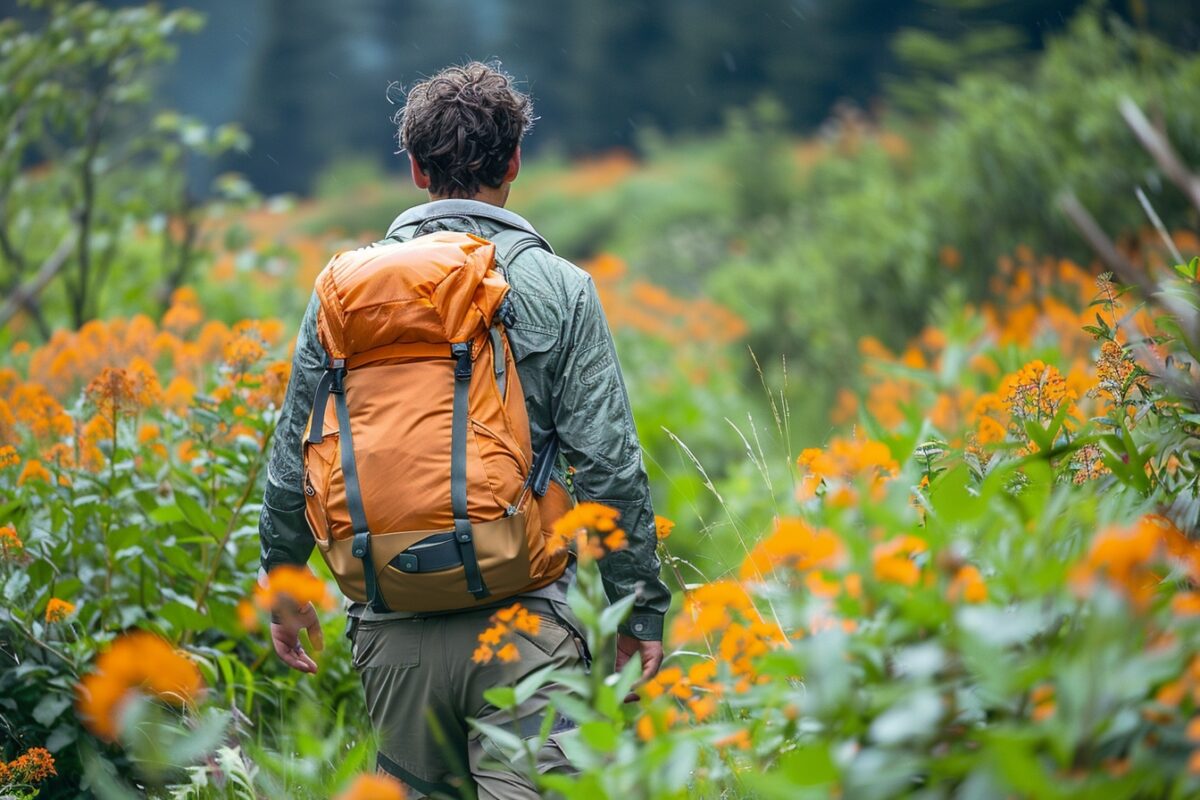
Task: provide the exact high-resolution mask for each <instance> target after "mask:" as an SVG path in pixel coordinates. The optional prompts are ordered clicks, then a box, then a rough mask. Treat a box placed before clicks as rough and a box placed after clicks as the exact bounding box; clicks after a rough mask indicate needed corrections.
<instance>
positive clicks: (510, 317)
mask: <svg viewBox="0 0 1200 800" xmlns="http://www.w3.org/2000/svg"><path fill="white" fill-rule="evenodd" d="M496 314H497V316H498V317H500V321H501V322H502V323H504V327H505V328H511V327H512V326H513V325H515V324H517V312H516V311H515V310H513V305H512V302H511V301H509V299H508V295H507V294H506V295H504V299H503V300H501V301H500V308H499V310H498V311H497V312H496Z"/></svg>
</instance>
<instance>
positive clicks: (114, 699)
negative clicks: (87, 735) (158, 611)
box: [76, 631, 204, 742]
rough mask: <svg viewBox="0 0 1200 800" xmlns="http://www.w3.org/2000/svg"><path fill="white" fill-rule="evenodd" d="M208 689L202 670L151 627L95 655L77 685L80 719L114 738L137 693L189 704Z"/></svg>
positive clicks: (99, 733) (99, 734) (94, 730)
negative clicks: (125, 709)
mask: <svg viewBox="0 0 1200 800" xmlns="http://www.w3.org/2000/svg"><path fill="white" fill-rule="evenodd" d="M203 691H204V680H203V679H202V678H201V677H200V670H199V669H198V668H197V667H196V665H195V663H193V662H192V660H191V659H190V658H188V657H187V656H185V655H184V654H183V653H181V652H180V651H178V650H176V649H175V648H173V647H172V646H171V645H170V644H168V643H167V641H166V640H165V639H162V638H160V637H159V636H156V635H155V634H153V633H150V632H148V631H134V632H133V633H126V634H124V635H122V636H121V637H120V638H118V639H117V640H116V641H114V642H113V643H112V646H111V647H109V648H108V649H107V650H105V651H104V652H103V653H101V654H100V657H99V658H98V659H96V667H95V670H94V671H93V672H91V673H90V674H88V675H85V676H84V677H83V680H81V681H80V683H79V685H78V687H76V709H77V710H78V712H79V717H80V719H82V720H83V723H84V724H85V725H86V726H87V727H88V729H89V730H90V731H91V732H92V733H94V734H95V735H96V736H97V737H99V738H100V739H103V740H105V741H108V742H113V741H116V739H117V736H118V734H119V733H120V731H121V714H122V713H123V709H124V707H125V704H126V703H127V702H128V701H129V700H130V699H131V697H132V696H133V695H135V694H136V693H143V694H145V695H148V696H150V697H154V698H157V699H159V700H162V701H164V702H167V703H169V704H171V705H175V706H190V705H193V704H194V703H195V701H196V700H197V699H198V698H199V697H200V695H201V694H202V693H203Z"/></svg>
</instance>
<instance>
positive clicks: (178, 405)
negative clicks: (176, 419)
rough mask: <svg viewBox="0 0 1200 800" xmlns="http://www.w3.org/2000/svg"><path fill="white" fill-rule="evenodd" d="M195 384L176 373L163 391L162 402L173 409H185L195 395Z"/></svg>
mask: <svg viewBox="0 0 1200 800" xmlns="http://www.w3.org/2000/svg"><path fill="white" fill-rule="evenodd" d="M196 391H197V390H196V384H194V383H192V382H191V381H189V380H188V379H187V378H185V377H184V376H182V375H176V376H175V377H174V378H172V379H171V382H170V383H168V384H167V388H166V391H164V392H163V402H164V403H165V404H166V405H167V407H169V408H171V409H172V410H174V411H185V410H187V408H188V406H190V405H191V404H192V399H193V398H194V397H195V396H196Z"/></svg>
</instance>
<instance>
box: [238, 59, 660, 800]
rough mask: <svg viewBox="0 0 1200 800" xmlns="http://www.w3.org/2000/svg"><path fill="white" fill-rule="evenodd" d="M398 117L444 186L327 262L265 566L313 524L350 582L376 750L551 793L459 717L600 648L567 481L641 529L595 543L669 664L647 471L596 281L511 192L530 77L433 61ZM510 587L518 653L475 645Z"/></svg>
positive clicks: (645, 659)
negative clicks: (569, 515)
mask: <svg viewBox="0 0 1200 800" xmlns="http://www.w3.org/2000/svg"><path fill="white" fill-rule="evenodd" d="M397 119H398V122H399V134H400V142H401V145H402V146H403V148H404V149H405V150H406V151H407V152H408V155H409V159H410V161H411V169H412V179H413V182H414V183H415V184H416V186H417V187H418V188H419V189H422V190H426V191H427V192H428V194H429V199H430V202H427V203H424V204H422V205H418V206H416V207H414V208H410V209H408V210H407V211H405V212H404V213H402V214H401V215H400V216H399V217H397V218H396V220H395V221H394V222H393V223H392V225H391V226H390V227H389V229H388V231H387V234H386V237H385V238H384V239H383V240H382V241H380V242H378V243H376V244H374V245H371V246H369V247H365V248H361V249H358V250H353V251H348V252H344V253H339V254H338V255H337V256H335V257H334V259H333V260H332V261H331V262H330V264H329V266H327V267H326V268H325V270H324V271H323V272H322V273H321V275H320V276H319V278H318V279H317V285H316V290H315V291H314V293H313V298H312V301H311V302H310V303H309V305H308V309H307V311H306V313H305V315H304V320H303V322H302V324H301V327H300V332H299V335H298V337H297V341H296V350H295V356H294V359H293V362H292V375H291V380H290V382H289V384H288V389H287V395H286V398H285V400H284V406H283V409H282V411H281V414H280V418H279V422H278V428H277V430H276V433H275V439H274V443H273V445H272V450H271V455H270V461H269V469H268V477H267V488H266V493H265V495H264V497H263V508H262V516H261V521H260V525H259V533H260V537H261V540H262V561H261V566H262V569H263V571H264V574H265V573H266V572H269V571H270V570H271V569H273V568H275V567H277V566H279V565H282V564H293V565H303V564H305V563H307V561H308V558H309V555H310V554H311V553H312V550H313V547H314V545H315V546H316V547H317V548H318V549H319V551H320V553H321V555H322V557H323V558H324V559H325V560H326V562H327V563H328V564H329V566H330V570H331V571H332V573H333V574H334V576H335V578H336V579H337V581H338V584H339V586H340V587H341V589H342V591H343V592H344V593H345V594H346V595H347V597H348V598H349V599H350V600H351V601H352V602H351V603H350V606H349V610H348V614H349V624H348V630H347V635H348V637H349V638H350V639H351V641H352V643H353V659H354V666H355V668H356V669H357V670H358V672H359V673H360V675H361V678H362V683H363V689H364V691H365V694H366V704H367V709H368V711H369V713H370V717H371V723H372V725H373V727H374V728H375V729H376V731H377V732H378V735H379V755H378V769H379V771H381V772H384V773H387V774H390V775H393V776H395V777H396V778H398V779H400V780H401V781H403V782H404V783H406V784H407V785H408V786H410V787H411V788H412V789H413V790H414V793H415V796H423V795H425V796H433V797H443V796H444V797H467V796H478V797H480V798H528V797H537V792H536V790H535V789H534V787H533V786H532V785H531V783H530V782H529V780H528V778H526V777H525V776H524V775H522V774H519V772H518V770H517V769H516V768H515V767H514V766H513V765H511V764H509V763H507V762H506V760H505V757H504V755H503V754H502V753H501V752H500V751H499V750H498V749H497V748H495V747H494V745H492V744H491V743H490V742H489V741H488V740H487V739H486V738H485V737H482V736H481V735H480V734H478V733H475V732H474V731H472V730H471V728H470V727H469V726H468V724H467V720H468V719H471V718H475V719H480V720H483V721H487V722H491V723H493V724H496V725H501V726H503V727H506V728H508V729H509V730H512V731H513V732H515V733H517V734H518V735H520V736H523V737H533V736H536V735H537V733H538V730H539V728H540V727H541V724H542V721H543V716H544V712H545V710H546V707H547V703H548V691H546V690H543V691H540V692H539V693H538V694H536V695H535V696H534V697H531V698H529V699H528V700H527V701H525V702H524V703H523V704H522V705H521V707H520V708H519V709H518V713H517V714H516V720H515V721H514V719H513V715H512V714H511V713H510V712H504V713H500V712H499V711H498V710H497V709H496V708H494V707H492V706H491V705H489V704H488V703H487V702H486V701H485V700H484V699H483V693H484V691H485V690H487V689H489V688H492V687H494V686H504V685H512V684H513V683H515V682H516V681H519V680H520V679H521V678H522V677H524V676H526V675H528V674H531V673H533V672H535V671H537V670H539V669H542V668H543V667H546V666H549V665H554V666H559V667H565V666H570V665H577V664H580V663H587V662H589V661H590V654H589V653H587V650H586V644H585V643H584V638H583V636H582V635H581V633H580V632H579V629H578V625H577V624H576V622H575V621H574V619H573V618H572V616H571V614H570V611H569V610H568V608H567V605H566V595H567V589H568V587H569V586H570V584H571V582H572V580H573V578H574V574H575V563H574V557H573V555H571V554H570V553H568V552H566V551H558V552H554V551H553V550H552V548H549V547H547V546H546V545H545V539H546V536H547V535H548V532H549V531H550V529H551V527H552V526H553V522H554V520H555V519H557V517H558V516H560V515H561V514H562V513H564V512H565V511H566V510H567V509H569V508H570V506H571V504H572V503H573V502H574V498H573V497H572V494H571V491H570V489H573V493H574V497H575V498H578V499H580V500H583V499H587V500H594V501H597V502H601V503H604V504H605V505H608V506H612V507H614V508H616V509H617V510H619V511H620V513H621V526H622V527H623V528H624V529H625V531H626V533H627V537H628V546H627V547H626V548H623V549H621V550H618V551H616V552H613V553H610V554H609V555H608V556H606V557H605V558H603V559H602V560H601V561H600V562H599V568H600V574H601V577H602V579H603V582H604V586H605V589H606V591H607V594H608V596H609V600H610V601H613V602H615V601H617V600H620V599H621V598H624V597H627V596H629V595H635V596H636V598H637V599H636V600H635V602H634V606H633V611H632V613H631V615H630V617H629V619H628V620H627V622H626V623H625V624H624V626H623V627H622V628H621V631H620V635H619V637H618V640H617V652H616V654H615V666H616V667H617V668H618V669H619V668H620V667H621V666H622V665H623V664H624V663H625V662H627V661H628V660H629V659H630V658H632V657H633V656H634V655H637V656H639V657H640V659H641V662H642V673H643V675H642V677H643V679H645V678H649V677H651V676H653V675H654V674H655V673H656V672H657V670H658V667H659V664H660V663H661V661H662V656H663V651H662V632H663V615H664V613H665V612H666V609H667V606H668V604H669V601H670V594H669V592H668V590H667V588H666V587H665V586H664V585H663V583H662V581H661V580H660V579H659V563H658V559H657V557H656V556H655V541H656V539H655V525H654V512H653V509H652V506H651V500H650V491H649V486H648V483H647V480H646V472H645V468H644V466H643V463H642V458H641V450H640V446H639V443H638V437H637V432H636V430H635V429H634V423H633V417H632V414H631V412H630V407H629V399H628V395H627V393H626V391H625V385H624V381H623V379H622V377H621V371H620V367H619V366H618V363H617V358H616V353H615V350H614V347H613V341H612V336H611V334H610V332H609V330H608V325H607V323H606V321H605V319H604V314H603V312H602V310H601V308H600V301H599V298H598V296H597V293H596V288H595V286H594V285H593V283H592V281H591V279H590V278H589V276H588V275H587V273H585V272H584V271H582V270H581V269H579V268H578V267H576V266H574V265H572V264H571V263H570V262H568V261H566V260H564V259H562V258H560V257H558V256H556V255H555V254H554V252H553V250H552V249H551V247H550V244H549V243H548V242H547V241H546V240H545V239H544V238H542V237H541V236H540V235H539V234H538V232H537V231H536V230H535V229H534V228H533V226H532V225H530V224H529V223H528V222H526V221H525V220H524V219H522V218H521V217H520V216H518V215H517V214H514V213H512V212H510V211H507V210H505V209H504V205H505V202H506V201H507V199H508V193H509V188H510V186H511V185H512V182H513V181H514V180H515V179H516V177H517V174H518V172H519V170H520V167H521V148H520V145H521V140H522V137H523V136H524V134H525V133H526V131H528V130H529V128H530V126H531V124H532V122H533V119H534V117H533V113H532V105H531V102H530V99H529V97H527V96H526V95H524V94H523V93H522V92H520V91H518V90H517V89H516V88H514V86H513V82H512V79H511V77H510V76H508V75H506V74H505V73H503V72H502V71H500V70H499V69H497V68H494V67H492V66H489V65H485V64H481V63H478V62H473V63H470V64H467V65H466V66H462V67H450V68H447V69H445V70H442V71H441V72H439V73H437V74H436V75H434V76H433V77H431V78H429V79H427V80H425V81H422V82H421V83H418V84H417V85H416V86H414V87H413V88H412V90H411V91H410V92H409V93H408V96H407V102H406V105H405V106H404V108H403V109H402V110H401V112H400V113H399V114H398V115H397ZM568 467H569V468H570V476H571V477H570V480H568V479H567V472H566V469H567V468H568ZM516 601H519V602H520V603H521V604H522V606H524V607H525V608H526V609H528V611H529V612H531V613H533V614H536V615H537V616H538V617H539V624H538V625H536V626H530V627H533V628H536V632H533V633H530V632H529V631H525V632H522V633H521V636H520V637H519V638H518V641H517V647H518V650H519V655H520V658H519V659H518V660H516V661H515V662H511V663H505V662H503V661H498V660H493V661H491V662H489V663H486V664H477V663H475V662H474V661H473V660H472V653H473V651H474V649H475V647H476V644H477V638H478V636H479V634H480V633H481V632H482V631H483V630H484V629H485V628H487V627H488V625H489V618H490V617H491V615H492V614H494V613H495V612H496V611H497V609H498V608H502V607H505V606H508V605H511V604H512V603H513V602H516ZM297 611H298V613H291V614H285V615H279V616H275V617H273V621H272V624H271V638H272V641H273V644H274V647H275V651H276V653H277V654H278V655H279V657H280V659H282V660H283V661H284V662H285V663H286V664H288V665H289V666H291V667H293V668H295V669H298V670H301V671H304V672H310V673H311V672H316V669H317V667H316V664H315V662H314V661H313V660H312V658H311V657H310V656H309V654H308V653H306V652H305V650H304V648H303V646H302V645H301V644H300V641H299V638H298V635H299V631H300V630H301V629H307V631H308V635H309V639H310V641H311V642H312V643H313V646H314V647H316V648H318V649H319V648H320V647H321V646H322V639H321V626H320V622H319V621H318V619H317V616H316V613H315V611H314V609H313V608H312V607H311V606H306V607H304V608H301V609H298V610H297ZM598 655H600V654H598ZM569 728H570V724H569V723H568V722H567V721H566V720H562V719H557V720H555V722H554V728H553V730H554V734H553V735H552V736H551V737H550V739H549V741H548V742H547V743H546V745H545V746H544V747H543V748H542V749H541V751H540V752H539V753H538V769H539V770H540V771H546V770H551V769H569V768H570V767H569V764H568V763H567V761H566V758H565V756H564V755H563V752H562V750H561V748H560V747H559V745H558V742H557V738H558V736H559V735H560V734H563V733H564V732H566V731H567V730H568V729H569Z"/></svg>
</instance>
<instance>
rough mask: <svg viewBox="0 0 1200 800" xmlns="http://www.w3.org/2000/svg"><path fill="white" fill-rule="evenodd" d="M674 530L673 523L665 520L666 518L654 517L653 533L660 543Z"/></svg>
mask: <svg viewBox="0 0 1200 800" xmlns="http://www.w3.org/2000/svg"><path fill="white" fill-rule="evenodd" d="M674 528H675V523H674V522H672V521H671V520H669V519H667V518H666V517H662V516H658V515H655V517H654V533H655V535H656V536H657V537H658V540H659V541H660V542H661V541H662V540H663V539H666V538H667V537H668V536H670V535H671V531H672V530H674Z"/></svg>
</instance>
